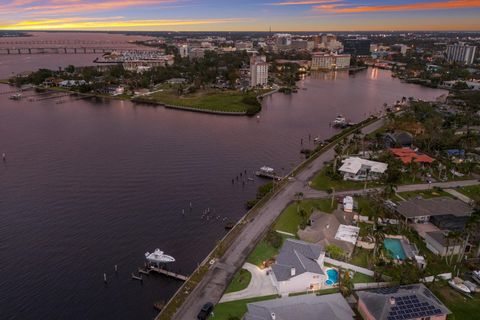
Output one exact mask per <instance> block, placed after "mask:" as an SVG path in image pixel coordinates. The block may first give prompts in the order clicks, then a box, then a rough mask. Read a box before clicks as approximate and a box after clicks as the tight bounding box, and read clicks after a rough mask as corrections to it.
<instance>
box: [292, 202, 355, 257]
mask: <svg viewBox="0 0 480 320" xmlns="http://www.w3.org/2000/svg"><path fill="white" fill-rule="evenodd" d="M352 221H353V213H347V212H343V211H341V210H335V211H334V212H333V213H323V212H314V213H312V215H311V216H310V226H308V227H306V228H305V229H304V230H299V231H298V237H299V238H300V239H301V240H303V241H307V242H309V243H316V244H318V245H321V246H323V247H324V248H326V247H327V246H328V245H335V246H337V247H339V248H341V249H342V250H343V252H344V254H345V256H351V254H352V253H353V249H354V248H355V244H356V242H357V238H358V234H359V232H360V228H358V227H354V226H351V225H350V224H351V223H352Z"/></svg>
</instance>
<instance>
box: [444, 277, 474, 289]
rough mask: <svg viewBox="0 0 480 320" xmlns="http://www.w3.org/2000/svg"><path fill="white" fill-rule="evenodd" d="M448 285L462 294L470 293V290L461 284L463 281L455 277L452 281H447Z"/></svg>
mask: <svg viewBox="0 0 480 320" xmlns="http://www.w3.org/2000/svg"><path fill="white" fill-rule="evenodd" d="M448 284H449V285H450V286H451V287H452V288H453V289H455V290H458V291H460V292H462V293H470V292H471V291H470V289H468V287H467V286H466V285H465V284H463V280H462V279H460V278H459V277H455V278H453V279H452V280H449V281H448Z"/></svg>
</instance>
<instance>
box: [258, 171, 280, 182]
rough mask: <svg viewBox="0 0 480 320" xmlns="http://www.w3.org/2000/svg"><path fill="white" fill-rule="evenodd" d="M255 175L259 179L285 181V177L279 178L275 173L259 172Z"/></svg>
mask: <svg viewBox="0 0 480 320" xmlns="http://www.w3.org/2000/svg"><path fill="white" fill-rule="evenodd" d="M255 174H256V175H257V176H258V177H263V178H269V179H273V180H277V181H280V180H282V179H283V177H280V176H277V175H276V174H275V173H269V172H264V171H257V172H255Z"/></svg>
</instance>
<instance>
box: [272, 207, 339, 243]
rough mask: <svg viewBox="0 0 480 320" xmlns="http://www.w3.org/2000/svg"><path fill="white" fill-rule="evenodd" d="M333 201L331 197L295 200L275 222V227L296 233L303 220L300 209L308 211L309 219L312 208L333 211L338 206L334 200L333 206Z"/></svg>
mask: <svg viewBox="0 0 480 320" xmlns="http://www.w3.org/2000/svg"><path fill="white" fill-rule="evenodd" d="M331 204H332V201H331V200H330V199H320V200H313V199H312V200H310V199H309V200H303V201H300V202H298V203H297V202H295V203H292V204H290V205H289V206H288V207H287V208H285V210H283V212H282V214H281V215H280V217H279V218H278V220H277V222H276V223H275V226H274V229H275V230H280V231H284V232H288V233H291V234H294V235H296V234H297V231H298V227H299V225H300V224H301V222H302V217H301V216H300V214H299V212H300V210H302V209H303V210H304V211H305V212H306V213H307V217H306V219H307V220H308V219H309V217H310V215H311V213H312V209H313V210H314V211H315V210H318V211H322V212H327V213H330V212H333V210H335V209H336V208H337V202H336V201H334V203H333V207H332V206H331Z"/></svg>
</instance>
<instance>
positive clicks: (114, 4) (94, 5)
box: [0, 0, 179, 15]
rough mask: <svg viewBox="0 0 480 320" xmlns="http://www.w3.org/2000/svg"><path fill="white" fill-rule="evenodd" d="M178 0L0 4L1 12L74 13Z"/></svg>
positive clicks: (55, 0) (24, 0)
mask: <svg viewBox="0 0 480 320" xmlns="http://www.w3.org/2000/svg"><path fill="white" fill-rule="evenodd" d="M177 2H179V1H178V0H121V1H119V0H103V1H100V2H95V1H91V0H86V1H81V0H62V1H60V0H49V1H47V2H45V3H39V1H34V0H16V1H13V2H11V3H8V4H5V5H0V13H4V14H5V13H11V12H15V11H17V12H21V13H23V14H25V13H28V14H31V15H32V14H33V15H54V14H74V13H81V12H94V11H104V10H115V9H122V8H128V7H136V6H154V5H163V4H172V3H177Z"/></svg>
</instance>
